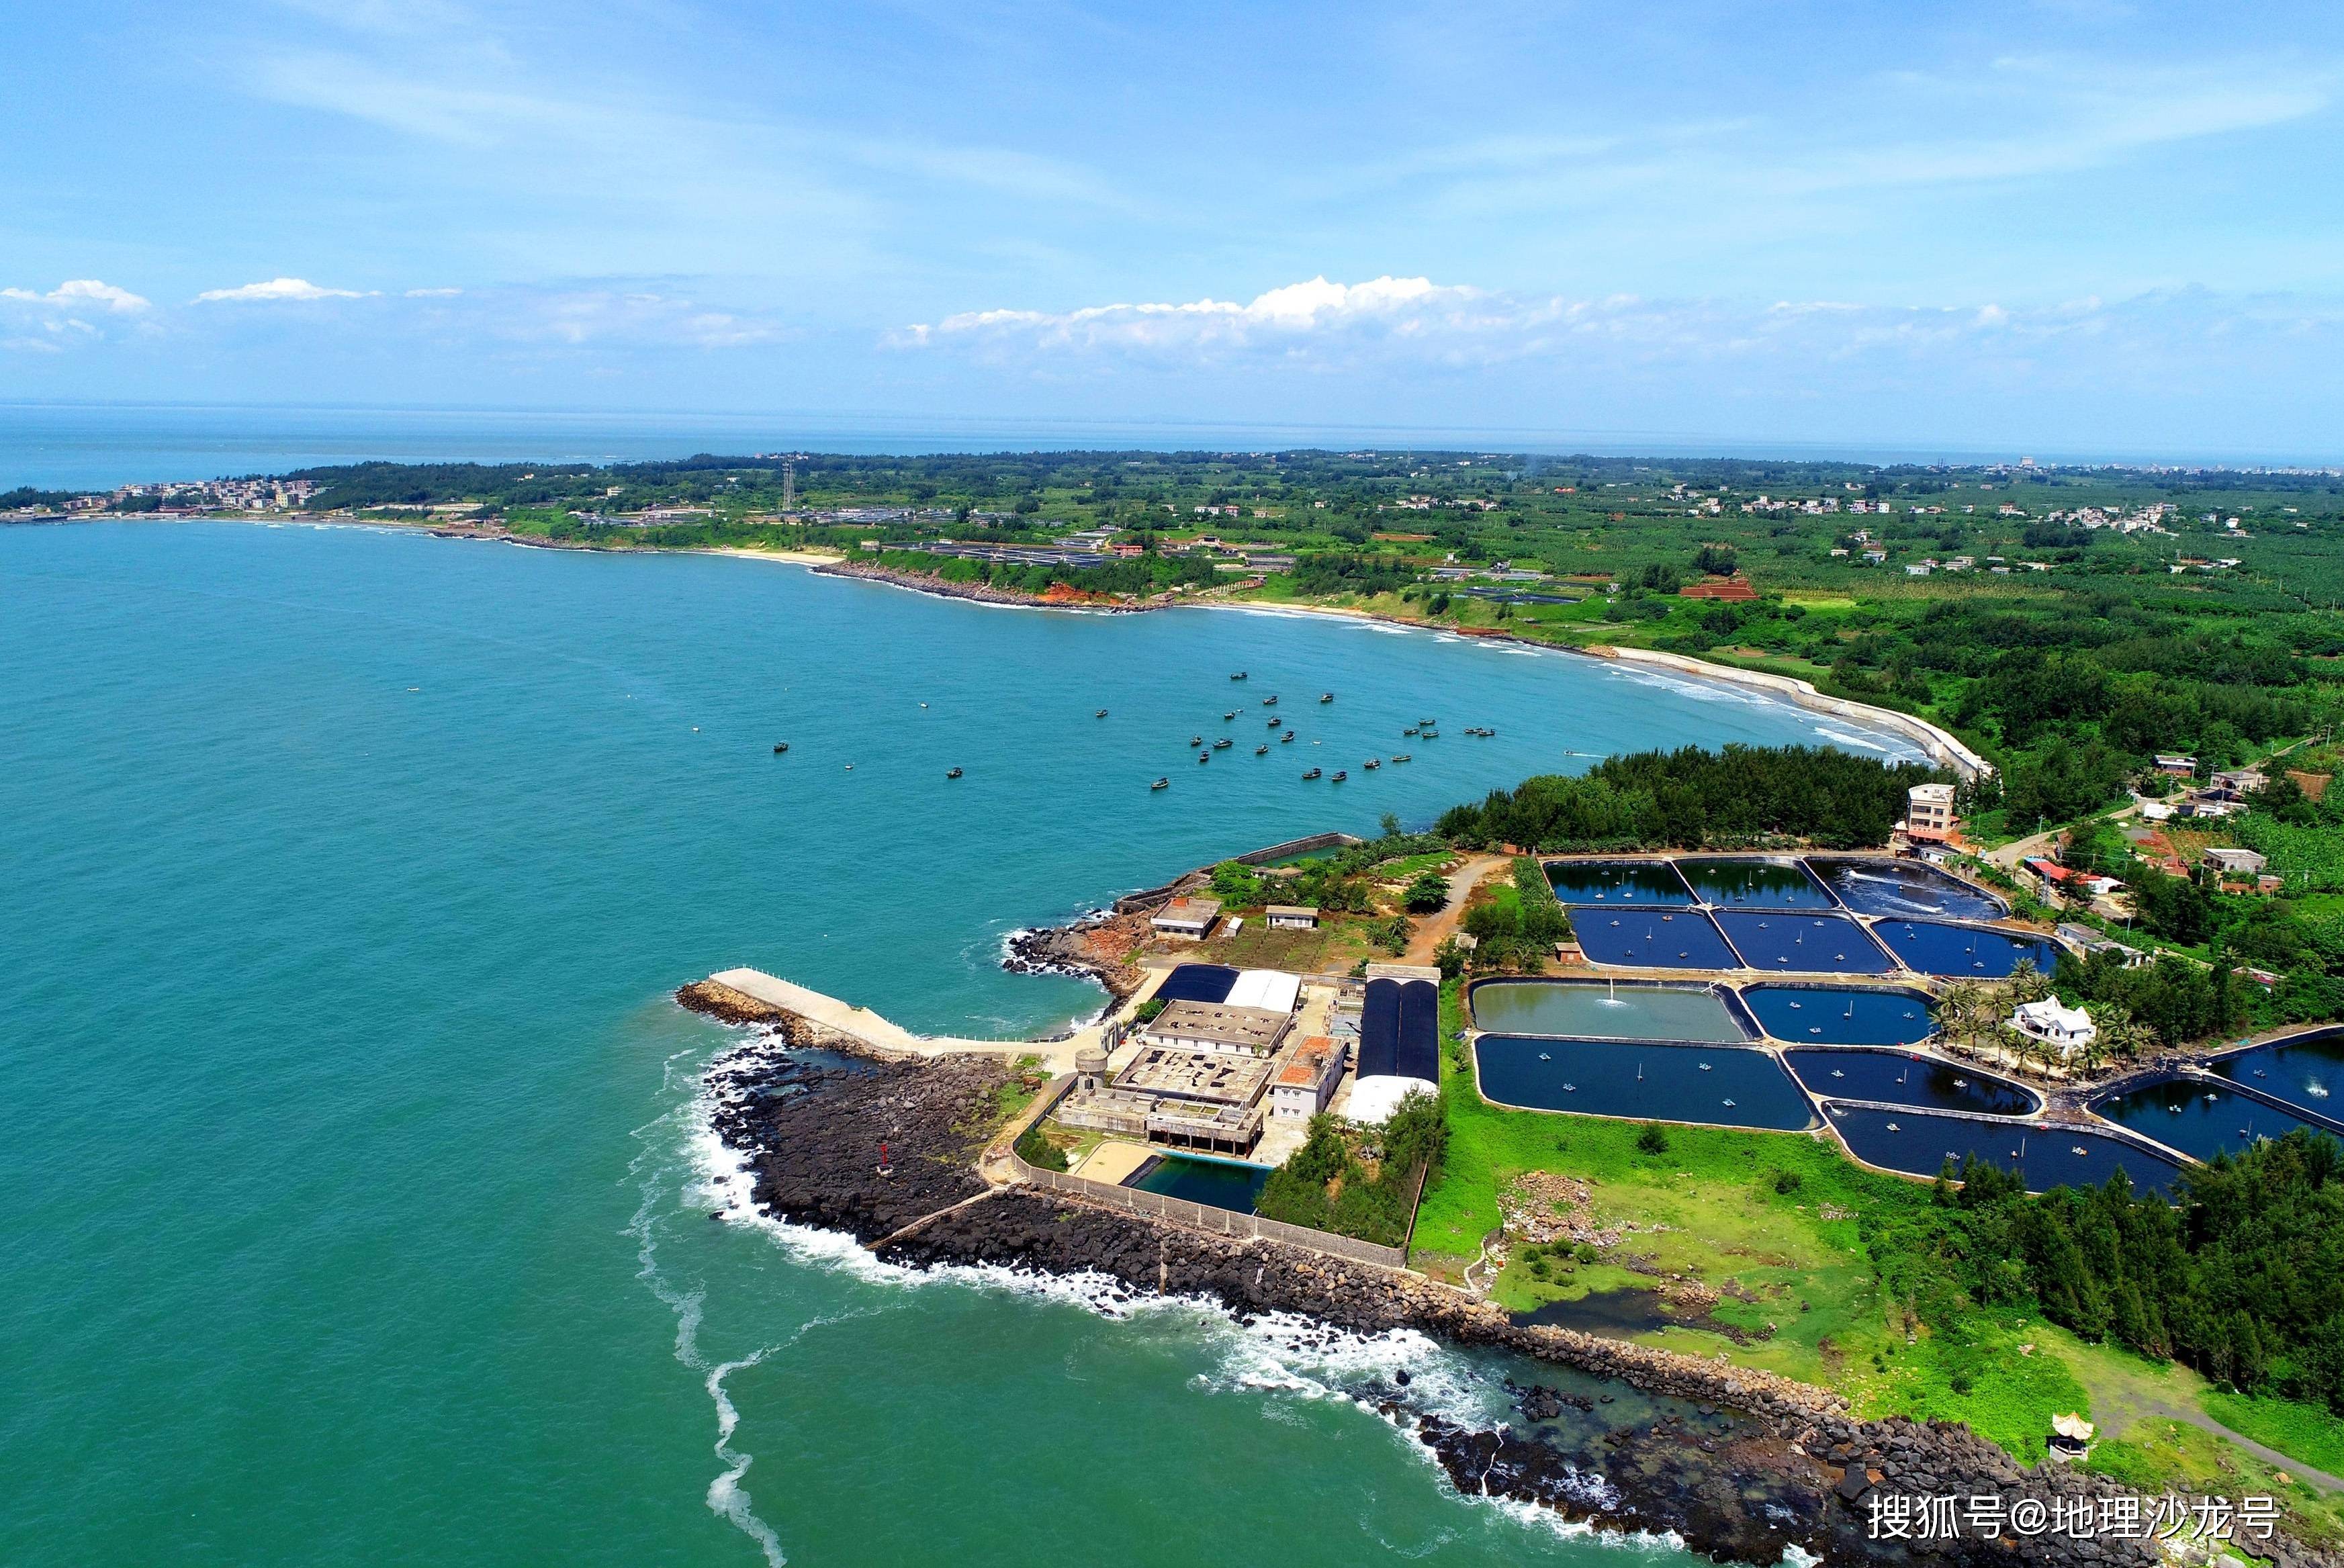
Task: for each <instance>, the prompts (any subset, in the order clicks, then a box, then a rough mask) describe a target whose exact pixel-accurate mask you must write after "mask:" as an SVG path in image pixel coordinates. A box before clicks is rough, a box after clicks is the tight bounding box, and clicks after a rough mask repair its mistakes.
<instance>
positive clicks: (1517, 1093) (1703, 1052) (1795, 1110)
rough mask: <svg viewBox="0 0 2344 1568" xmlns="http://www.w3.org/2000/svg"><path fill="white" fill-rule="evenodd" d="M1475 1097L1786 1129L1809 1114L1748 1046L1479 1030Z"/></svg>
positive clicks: (1778, 1069)
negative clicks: (1483, 1032) (1568, 1037)
mask: <svg viewBox="0 0 2344 1568" xmlns="http://www.w3.org/2000/svg"><path fill="white" fill-rule="evenodd" d="M1473 1051H1474V1056H1475V1059H1476V1061H1477V1062H1478V1064H1479V1067H1480V1082H1481V1095H1482V1098H1485V1099H1490V1100H1494V1101H1496V1102H1497V1103H1499V1104H1500V1105H1510V1106H1520V1107H1522V1108H1525V1109H1529V1110H1566V1111H1577V1112H1580V1113H1581V1114H1582V1115H1586V1116H1614V1117H1622V1118H1628V1119H1631V1120H1636V1121H1643V1120H1657V1121H1689V1122H1700V1123H1702V1124H1703V1125H1706V1126H1709V1127H1741V1128H1754V1129H1757V1130H1760V1131H1773V1132H1790V1131H1795V1130H1797V1129H1798V1128H1803V1127H1806V1126H1808V1125H1809V1124H1810V1123H1812V1122H1813V1121H1814V1113H1813V1112H1812V1111H1811V1110H1809V1109H1808V1107H1807V1101H1806V1097H1805V1096H1804V1095H1802V1094H1801V1093H1800V1092H1799V1087H1798V1085H1796V1084H1794V1083H1793V1082H1792V1081H1791V1075H1790V1074H1788V1073H1786V1072H1784V1071H1783V1068H1782V1066H1781V1064H1779V1063H1777V1062H1776V1061H1775V1060H1774V1058H1773V1057H1771V1056H1769V1055H1767V1054H1766V1053H1765V1052H1764V1051H1761V1050H1753V1049H1752V1048H1751V1047H1747V1046H1663V1045H1652V1044H1648V1043H1643V1042H1637V1043H1629V1042H1626V1041H1622V1040H1557V1039H1548V1038H1545V1037H1540V1036H1535V1035H1483V1036H1481V1037H1480V1038H1478V1039H1476V1040H1475V1041H1474V1042H1473Z"/></svg>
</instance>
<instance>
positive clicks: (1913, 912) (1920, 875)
mask: <svg viewBox="0 0 2344 1568" xmlns="http://www.w3.org/2000/svg"><path fill="white" fill-rule="evenodd" d="M1807 868H1808V869H1809V870H1811V871H1813V872H1814V874H1815V875H1817V876H1820V877H1822V878H1823V879H1824V885H1825V886H1826V887H1829V888H1830V889H1831V890H1832V894H1833V895H1834V897H1836V898H1837V899H1838V900H1839V901H1840V902H1841V903H1842V904H1844V905H1847V906H1848V907H1849V908H1850V909H1853V910H1854V911H1855V912H1856V913H1857V914H1858V915H1895V916H1905V917H1907V918H1910V917H1913V916H1925V915H1934V916H1938V917H1939V918H1941V919H1946V920H1999V919H2001V918H2002V917H2003V916H2005V915H2007V914H2009V913H2010V908H2009V905H2006V904H2005V903H2003V901H2002V900H2001V899H1999V898H1996V897H1995V895H1992V894H1990V893H1985V892H1982V891H1980V890H1979V889H1977V888H1975V887H1972V886H1971V885H1969V884H1968V883H1966V882H1964V881H1963V880H1962V879H1961V878H1960V877H1958V876H1954V875H1948V874H1947V873H1945V872H1943V871H1940V870H1938V869H1937V868H1936V867H1935V866H1934V865H1924V864H1923V863H1922V862H1920V861H1917V860H1817V859H1815V858H1814V857H1813V856H1812V855H1811V856H1809V857H1808V860H1807Z"/></svg>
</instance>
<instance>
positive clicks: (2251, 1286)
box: [1869, 1129, 2344, 1414]
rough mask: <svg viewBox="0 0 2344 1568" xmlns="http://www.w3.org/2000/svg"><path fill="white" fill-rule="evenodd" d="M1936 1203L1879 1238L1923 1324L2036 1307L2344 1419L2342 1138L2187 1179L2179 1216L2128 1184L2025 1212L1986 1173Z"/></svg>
mask: <svg viewBox="0 0 2344 1568" xmlns="http://www.w3.org/2000/svg"><path fill="white" fill-rule="evenodd" d="M1957 1182H1958V1185H1956V1183H1957ZM1935 1196H1936V1202H1935V1206H1934V1209H1932V1210H1931V1211H1930V1212H1929V1213H1927V1214H1926V1215H1925V1216H1922V1217H1919V1218H1912V1217H1908V1218H1905V1219H1899V1220H1897V1221H1894V1222H1893V1223H1889V1224H1885V1225H1883V1226H1881V1227H1879V1228H1877V1229H1874V1232H1873V1234H1872V1235H1871V1237H1870V1239H1869V1240H1870V1247H1871V1250H1872V1254H1873V1257H1874V1262H1875V1264H1876V1265H1877V1266H1878V1267H1879V1269H1880V1271H1881V1276H1882V1278H1883V1280H1884V1281H1886V1282H1887V1283H1888V1284H1889V1285H1890V1287H1891V1288H1892V1290H1894V1293H1895V1294H1896V1295H1897V1296H1898V1297H1900V1298H1902V1299H1905V1300H1913V1301H1915V1303H1916V1305H1917V1306H1918V1307H1919V1309H1920V1310H1921V1311H1922V1315H1923V1316H1924V1317H1925V1318H1927V1319H1930V1320H1947V1319H1949V1318H1951V1317H1952V1316H1954V1315H1955V1314H1957V1313H1958V1312H1959V1311H1960V1310H1963V1309H1964V1308H1965V1307H1966V1306H1967V1305H1968V1304H1969V1303H1971V1302H1980V1303H1985V1304H1990V1305H1997V1306H2001V1305H2012V1304H2020V1305H2024V1304H2027V1303H2032V1304H2034V1305H2036V1306H2037V1307H2039V1308H2040V1310H2042V1312H2043V1313H2044V1315H2045V1316H2046V1317H2048V1318H2049V1319H2051V1320H2052V1321H2054V1322H2056V1323H2058V1324H2060V1325H2062V1326H2063V1327H2065V1328H2068V1329H2071V1330H2074V1331H2075V1332H2076V1334H2078V1335H2079V1336H2081V1337H2082V1338H2084V1339H2086V1340H2116V1341H2117V1342H2119V1343H2122V1344H2124V1345H2127V1346H2129V1347H2130V1348H2132V1349H2133V1350H2136V1351H2139V1352H2141V1353H2142V1354H2143V1355H2146V1356H2149V1357H2151V1358H2153V1359H2156V1360H2159V1361H2164V1360H2178V1361H2183V1362H2186V1363H2187V1364H2188V1365H2189V1366H2192V1367H2195V1368H2197V1370H2198V1371H2201V1372H2203V1373H2205V1374H2206V1375H2207V1376H2208V1377H2209V1378H2212V1379H2213V1380H2215V1381H2217V1382H2220V1383H2225V1384H2228V1385H2229V1386H2231V1387H2234V1388H2238V1389H2240V1390H2243V1391H2248V1392H2258V1393H2276V1394H2281V1395H2285V1396H2287V1397H2288V1398H2293V1399H2301V1400H2306V1401H2313V1402H2317V1403H2320V1404H2324V1405H2326V1406H2327V1407H2328V1408H2329V1409H2330V1410H2332V1411H2337V1412H2339V1414H2344V1292H2339V1290H2338V1289H2337V1283H2336V1282H2337V1280H2339V1278H2344V1148H2339V1145H2338V1144H2337V1142H2336V1141H2335V1140H2334V1139H2333V1138H2324V1137H2319V1136H2317V1135H2314V1134H2312V1133H2309V1132H2306V1131H2303V1130H2300V1129H2299V1130H2298V1131H2296V1132H2292V1133H2289V1134H2288V1136H2287V1137H2286V1138H2279V1139H2277V1140H2275V1141H2265V1142H2262V1143H2258V1144H2257V1145H2255V1146H2254V1147H2253V1148H2250V1149H2248V1150H2247V1151H2246V1152H2245V1153H2243V1154H2239V1155H2236V1156H2232V1155H2227V1154H2226V1155H2221V1156H2218V1157H2217V1158H2215V1160H2214V1161H2213V1162H2212V1163H2211V1164H2209V1165H2204V1166H2195V1167H2191V1168H2188V1169H2187V1170H2185V1171H2183V1172H2182V1173H2181V1175H2180V1177H2179V1178H2178V1179H2177V1192H2176V1193H2175V1201H2173V1202H2170V1203H2168V1202H2167V1200H2166V1199H2164V1198H2163V1197H2161V1196H2159V1195H2157V1194H2156V1193H2153V1192H2149V1193H2145V1192H2138V1191H2136V1190H2134V1189H2132V1188H2131V1187H2130V1186H2129V1185H2128V1184H2127V1182H2126V1181H2125V1179H2124V1178H2123V1176H2122V1174H2121V1173H2119V1174H2118V1175H2117V1176H2116V1177H2114V1178H2111V1179H2110V1180H2109V1182H2108V1184H2107V1186H2106V1187H2101V1188H2094V1189H2072V1188H2058V1189H2054V1190H2053V1191H2051V1192H2048V1193H2046V1194H2045V1195H2043V1196H2042V1197H2041V1198H2039V1199H2028V1198H2027V1197H2026V1191H2025V1184H2024V1183H2023V1182H2022V1181H2021V1180H2020V1179H2019V1178H2018V1177H2016V1175H2013V1174H2011V1173H2009V1172H2007V1171H2004V1170H2001V1169H1998V1168H1995V1167H1993V1166H1991V1165H1985V1164H1967V1165H1965V1166H1964V1167H1963V1168H1960V1169H1959V1170H1955V1169H1954V1168H1951V1167H1950V1166H1949V1167H1948V1168H1947V1169H1946V1170H1945V1172H1944V1173H1943V1174H1941V1175H1940V1176H1939V1178H1938V1181H1937V1188H1936V1195H1935Z"/></svg>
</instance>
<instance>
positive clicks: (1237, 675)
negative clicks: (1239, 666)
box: [1229, 670, 1246, 681]
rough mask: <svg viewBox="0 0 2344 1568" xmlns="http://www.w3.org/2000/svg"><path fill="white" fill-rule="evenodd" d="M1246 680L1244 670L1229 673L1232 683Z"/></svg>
mask: <svg viewBox="0 0 2344 1568" xmlns="http://www.w3.org/2000/svg"><path fill="white" fill-rule="evenodd" d="M1245 678H1246V673H1245V672H1244V671H1243V670H1232V671H1230V672H1229V679H1230V680H1232V681H1242V680H1244V679H1245Z"/></svg>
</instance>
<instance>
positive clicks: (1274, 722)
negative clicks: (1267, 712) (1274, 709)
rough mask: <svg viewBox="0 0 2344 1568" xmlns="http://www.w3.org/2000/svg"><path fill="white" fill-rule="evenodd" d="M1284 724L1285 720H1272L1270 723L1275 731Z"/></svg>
mask: <svg viewBox="0 0 2344 1568" xmlns="http://www.w3.org/2000/svg"><path fill="white" fill-rule="evenodd" d="M1282 723H1286V721H1285V720H1284V719H1272V720H1270V721H1269V727H1270V728H1271V729H1273V730H1274V729H1276V728H1278V726H1279V725H1280V724H1282Z"/></svg>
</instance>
